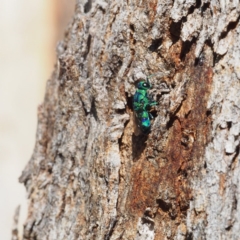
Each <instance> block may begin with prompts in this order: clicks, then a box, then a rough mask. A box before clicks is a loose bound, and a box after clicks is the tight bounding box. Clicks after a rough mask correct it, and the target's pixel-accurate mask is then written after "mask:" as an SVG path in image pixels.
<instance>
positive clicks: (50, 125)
mask: <svg viewBox="0 0 240 240" xmlns="http://www.w3.org/2000/svg"><path fill="white" fill-rule="evenodd" d="M239 17H240V4H239V1H236V0H235V1H229V2H227V1H217V0H213V1H210V0H203V1H193V0H185V1H181V0H175V1H173V0H149V1H140V0H131V1H122V0H115V1H107V0H106V1H104V0H88V1H86V0H78V1H77V4H76V11H75V15H74V17H73V20H72V23H71V24H70V25H69V29H68V31H67V34H66V36H65V38H64V40H63V41H62V42H60V43H59V44H58V47H57V54H58V67H56V69H55V71H54V73H53V75H52V77H51V79H50V80H49V81H48V84H47V88H46V96H45V100H44V102H43V104H42V105H41V106H40V107H39V109H38V129H37V135H36V146H35V149H34V152H33V156H32V158H31V160H30V161H29V163H28V165H27V166H26V168H25V170H24V171H23V173H22V176H21V177H20V181H21V182H22V183H24V184H25V186H26V189H27V192H28V198H29V209H28V218H27V220H26V224H25V226H24V239H40V240H44V239H51V240H55V239H56V240H61V239H73V240H75V239H83V240H85V239H97V240H101V239H103V240H107V239H111V240H115V239H126V240H131V239H137V240H146V239H147V240H153V239H177V240H180V239H239V232H240V215H239V207H240V205H239V202H240V181H239V176H240V166H239V139H240V137H239V135H240V109H239V108H240V97H239V92H240V68H239V66H240V62H239V58H240V47H239V42H240V25H239ZM151 74H154V76H153V77H152V78H151V83H152V85H153V89H152V90H151V91H150V92H151V95H152V96H153V98H154V99H155V100H156V101H158V103H159V105H158V106H157V107H156V110H155V112H154V116H155V118H154V119H153V120H152V131H151V133H150V134H148V135H142V134H139V135H138V134H136V132H135V133H134V125H135V124H136V123H135V122H134V117H133V116H134V113H133V108H132V97H133V94H134V92H135V89H136V87H135V86H136V83H137V82H138V81H139V80H140V79H145V78H146V76H148V75H151Z"/></svg>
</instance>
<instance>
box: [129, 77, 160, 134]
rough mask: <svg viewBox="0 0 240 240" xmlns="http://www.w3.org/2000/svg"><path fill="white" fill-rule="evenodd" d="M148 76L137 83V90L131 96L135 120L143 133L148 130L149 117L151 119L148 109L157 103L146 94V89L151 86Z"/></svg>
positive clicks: (149, 125) (149, 126) (149, 127)
mask: <svg viewBox="0 0 240 240" xmlns="http://www.w3.org/2000/svg"><path fill="white" fill-rule="evenodd" d="M149 77H150V76H149ZM149 77H147V79H146V80H141V81H140V82H139V83H138V85H137V90H136V92H135V94H134V96H133V110H134V115H135V118H136V121H137V126H138V128H139V129H140V130H141V132H142V133H143V134H148V133H149V132H150V130H151V119H153V116H152V114H151V113H150V110H151V108H152V107H153V106H156V105H157V104H158V103H157V102H155V101H154V100H153V99H152V98H151V97H150V96H149V94H148V90H149V89H151V88H152V85H151V83H150V81H149Z"/></svg>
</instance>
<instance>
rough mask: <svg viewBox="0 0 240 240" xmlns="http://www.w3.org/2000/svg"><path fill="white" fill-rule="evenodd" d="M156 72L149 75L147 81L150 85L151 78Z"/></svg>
mask: <svg viewBox="0 0 240 240" xmlns="http://www.w3.org/2000/svg"><path fill="white" fill-rule="evenodd" d="M154 75H156V74H151V75H149V76H147V82H148V83H149V85H150V86H152V84H151V82H150V78H151V77H153V76H154Z"/></svg>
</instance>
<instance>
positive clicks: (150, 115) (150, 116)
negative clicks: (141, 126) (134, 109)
mask: <svg viewBox="0 0 240 240" xmlns="http://www.w3.org/2000/svg"><path fill="white" fill-rule="evenodd" d="M148 114H149V118H150V119H151V120H152V119H153V118H154V117H153V115H152V114H151V113H150V112H149V113H148Z"/></svg>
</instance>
